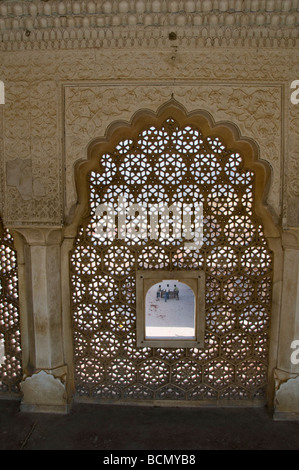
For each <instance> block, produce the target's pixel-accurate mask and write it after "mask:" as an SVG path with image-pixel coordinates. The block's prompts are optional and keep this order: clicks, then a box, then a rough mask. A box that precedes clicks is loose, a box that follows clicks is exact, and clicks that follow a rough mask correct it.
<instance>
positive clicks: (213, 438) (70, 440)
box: [0, 400, 299, 455]
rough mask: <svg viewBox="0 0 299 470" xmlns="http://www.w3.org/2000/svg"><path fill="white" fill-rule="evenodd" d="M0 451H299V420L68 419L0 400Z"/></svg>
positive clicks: (118, 409)
mask: <svg viewBox="0 0 299 470" xmlns="http://www.w3.org/2000/svg"><path fill="white" fill-rule="evenodd" d="M0 449H1V450H101V451H102V452H101V455H102V454H103V451H111V450H115V451H149V450H153V451H154V450H156V451H157V450H159V451H165V452H166V451H171V450H176V451H178V450H180V451H183V450H193V451H200V450H222V449H224V450H239V449H240V450H247V449H249V450H259V449H261V450H299V422H298V421H297V422H291V421H274V420H273V419H272V416H271V415H270V414H269V413H268V412H267V410H266V409H264V408H251V409H249V408H164V407H161V408H159V407H144V406H142V407H141V406H122V405H98V404H97V405H91V404H75V405H74V406H73V408H72V410H71V411H70V413H69V414H68V415H51V414H37V413H25V412H20V411H19V402H18V401H13V400H12V401H3V400H0ZM132 453H133V452H132ZM104 454H105V452H104ZM104 454H103V455H104ZM107 455H110V453H109V452H108V453H107Z"/></svg>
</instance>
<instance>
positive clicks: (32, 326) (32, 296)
mask: <svg viewBox="0 0 299 470" xmlns="http://www.w3.org/2000/svg"><path fill="white" fill-rule="evenodd" d="M13 234H14V239H15V245H16V248H17V253H18V266H19V292H20V317H21V335H22V350H23V371H24V377H23V381H22V383H21V388H22V393H23V397H22V401H21V410H24V411H36V412H55V413H66V412H67V411H68V409H69V399H68V393H67V374H68V367H67V364H66V363H65V359H64V339H63V321H62V305H61V243H62V229H61V228H56V227H54V228H53V227H51V228H44V227H42V228H41V227H36V228H21V229H13Z"/></svg>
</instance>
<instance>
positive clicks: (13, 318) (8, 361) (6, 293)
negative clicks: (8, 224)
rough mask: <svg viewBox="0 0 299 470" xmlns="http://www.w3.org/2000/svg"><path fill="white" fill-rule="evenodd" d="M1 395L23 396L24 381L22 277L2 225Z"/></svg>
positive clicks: (0, 288) (0, 240) (6, 231)
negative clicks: (20, 303) (20, 282)
mask: <svg viewBox="0 0 299 470" xmlns="http://www.w3.org/2000/svg"><path fill="white" fill-rule="evenodd" d="M0 345H1V354H0V393H3V394H9V395H11V394H15V393H17V394H18V393H19V384H20V382H21V379H22V364H21V361H22V357H21V334H20V319H19V297H18V273H17V259H16V252H15V250H14V247H13V239H12V236H11V234H10V233H9V231H8V230H7V229H5V228H4V227H3V225H2V222H1V221H0Z"/></svg>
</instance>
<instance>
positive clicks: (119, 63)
mask: <svg viewBox="0 0 299 470" xmlns="http://www.w3.org/2000/svg"><path fill="white" fill-rule="evenodd" d="M298 3H299V2H298V1H297V0H284V1H281V0H275V1H274V0H273V1H272V0H262V1H259V2H257V1H255V0H246V1H245V2H241V1H238V0H236V1H233V2H232V1H231V0H227V1H225V0H213V1H212V0H211V1H210V0H205V1H202V2H199V1H186V2H182V1H175V0H167V1H166V0H165V1H154V0H151V1H147V2H145V1H144V2H143V1H138V0H136V1H135V0H131V1H121V2H116V1H112V0H111V1H110V2H109V1H97V2H95V1H83V2H76V1H74V0H69V1H54V0H50V1H49V2H42V1H32V2H29V1H28V2H15V1H3V2H0V58H1V60H0V80H2V81H3V82H4V83H5V104H4V105H0V158H1V166H0V181H1V188H0V212H1V215H2V217H3V220H4V223H5V224H6V225H7V226H8V227H10V228H14V229H18V231H17V232H16V233H19V234H20V233H21V234H22V237H20V240H21V239H22V240H23V241H22V242H21V241H18V246H20V247H21V248H20V251H22V250H23V246H25V245H26V246H29V247H30V248H29V251H30V250H31V251H32V250H33V248H32V245H34V246H35V248H34V250H33V251H34V253H35V254H34V256H35V255H36V256H38V257H39V256H40V255H38V254H37V253H38V248H36V247H37V246H42V247H43V248H42V251H43V255H42V256H44V258H43V259H44V262H45V263H47V257H48V256H50V255H49V253H50V251H51V250H52V248H51V249H49V250H46V249H45V246H46V245H47V244H48V241H49V237H48V235H45V232H43V234H42V235H40V232H39V235H38V236H35V235H32V234H30V236H29V235H28V232H26V233H25V232H24V229H25V227H30V228H31V230H33V232H32V233H34V230H38V227H44V228H45V227H48V229H47V230H49V233H50V232H51V229H52V228H59V227H64V226H65V225H67V224H68V223H70V222H71V221H72V218H73V215H74V211H75V206H76V202H77V192H76V186H75V178H74V166H75V164H76V163H77V162H78V161H81V160H84V159H86V158H87V147H88V145H89V143H90V142H91V141H92V140H93V139H95V138H99V137H103V136H105V134H106V131H107V128H108V127H109V126H110V125H111V124H112V123H113V122H115V121H127V122H128V121H130V120H131V119H132V117H133V116H134V114H135V113H136V112H138V111H139V110H141V109H150V110H152V111H154V112H156V111H157V110H158V108H159V107H160V106H162V105H163V104H165V103H166V102H167V101H168V100H169V99H170V98H171V97H174V98H175V99H176V100H177V101H178V102H179V103H180V104H181V105H183V106H184V107H185V109H186V111H187V112H191V111H194V110H199V109H201V110H205V111H206V112H208V113H209V114H210V115H211V116H212V118H213V119H214V120H215V122H220V121H226V122H230V123H232V124H234V125H235V126H237V128H238V129H239V131H240V133H241V135H242V136H243V137H247V138H250V139H253V140H254V141H255V142H256V143H257V145H258V147H259V157H260V159H261V160H264V161H266V162H267V163H268V164H269V165H270V167H271V182H270V186H269V188H266V189H267V193H266V194H267V197H266V199H265V201H264V202H265V204H266V205H267V206H268V208H269V210H270V212H271V214H272V215H273V221H274V223H275V224H277V226H278V227H280V229H281V230H285V231H286V233H287V234H288V233H294V235H290V237H291V239H292V242H290V241H289V236H287V240H288V241H287V242H285V244H284V246H286V244H287V247H288V248H287V249H292V250H293V255H294V253H295V255H294V256H293V255H290V252H289V251H288V254H287V255H285V256H284V257H283V255H282V253H283V252H282V247H283V245H282V244H281V241H280V242H277V240H276V242H275V243H276V245H277V244H278V245H279V248H278V250H277V253H278V252H279V253H280V254H279V255H277V256H278V258H279V259H278V261H277V267H276V278H275V279H276V284H275V285H276V287H277V290H278V291H279V292H278V291H276V292H275V309H276V317H275V321H274V325H275V327H274V332H273V337H274V340H273V341H274V346H273V357H272V363H273V364H274V367H277V368H278V369H279V370H283V371H284V372H286V373H290V374H295V376H296V374H297V375H299V366H297V367H295V366H293V365H291V364H290V361H289V359H288V358H289V355H290V354H289V353H290V351H289V345H290V342H291V341H292V340H293V339H296V334H297V336H298V334H299V333H298V322H299V320H298V318H299V311H298V289H297V286H298V282H299V277H298V267H297V266H298V262H297V256H298V255H297V254H298V249H299V241H298V237H297V235H296V233H297V230H298V228H299V176H298V175H299V166H298V165H299V163H298V162H299V153H298V152H299V150H298V149H299V104H298V105H295V104H293V103H292V102H291V99H290V98H291V92H292V90H291V88H290V87H291V83H292V82H293V81H294V80H296V79H299V70H298V63H299V60H298V59H299V49H298V45H299V42H298V30H297V29H296V21H298V14H299V13H298ZM34 227H35V229H34ZM43 230H44V229H43ZM23 237H25V238H23ZM50 238H51V237H50ZM62 239H63V237H62ZM24 240H25V241H24ZM59 240H60V238H59ZM59 243H60V241H57V240H56V239H55V243H54V242H51V243H50V245H51V246H52V245H53V244H54V245H55V248H53V250H56V251H55V257H56V258H55V259H56V261H55V263H56V264H55V266H56V268H57V269H58V267H59V266H60V264H59V263H58V261H57V259H58V258H57V247H58V246H59ZM290 247H291V248H290ZM63 249H64V250H65V252H67V250H66V249H65V248H63ZM285 250H286V249H285ZM33 251H32V252H31V254H30V256H29V258H26V257H25V261H24V263H25V264H26V263H27V264H28V263H33V264H32V266H34V256H33ZM64 256H67V255H66V254H65V255H64ZM26 259H27V261H26ZM28 259H30V261H28ZM66 264H67V262H66V258H63V259H62V266H66ZM32 269H38V265H37V264H36V265H35V267H33V268H32ZM22 272H23V271H22ZM38 272H39V271H37V273H38ZM24 273H26V270H24ZM37 273H35V274H33V273H31V275H32V276H33V277H34V276H36V275H37ZM50 273H51V275H53V273H52V271H51V270H49V275H50ZM294 276H295V277H294ZM296 276H297V277H296ZM25 277H26V276H25V274H24V279H23V281H22V282H21V286H23V287H24V289H25V290H26V292H27V294H26V295H25V296H24V298H28V296H29V297H30V289H31V288H32V286H31V287H30V285H28V279H27V281H26V279H25ZM58 277H59V278H60V273H59V276H58ZM289 277H292V282H293V283H294V282H295V284H294V285H293V287H292V289H291V299H292V300H290V299H289V302H290V307H289V308H286V307H285V305H284V304H283V303H282V301H281V299H284V298H288V289H289V281H288V280H289ZM62 279H63V281H62V282H63V285H64V284H65V283H66V281H65V273H62ZM294 279H295V281H294ZM282 287H283V289H284V290H282V291H281V288H282ZM52 288H53V286H50V285H49V284H47V282H45V283H44V285H43V289H44V290H45V292H47V290H49V289H50V290H51V289H52ZM31 295H32V294H31ZM26 296H27V297H26ZM65 296H67V294H65V292H64V293H63V294H62V297H63V298H65ZM50 298H51V296H50V297H49V299H50ZM36 302H37V304H38V305H39V307H40V305H41V303H40V301H39V300H38V299H37V298H36ZM65 302H66V301H65ZM28 305H29V304H28V302H27V304H26V309H25V307H24V311H25V310H26V312H27V313H26V315H27V314H28V315H29V313H28V312H29V310H30V309H31V310H32V308H33V307H32V305H34V302H33V304H32V302H31V303H30V306H31V307H28ZM42 305H43V306H42V307H40V308H41V309H42V311H43V312H44V313H43V314H44V315H45V316H47V315H48V316H49V315H50V316H51V318H52V319H53V318H54V317H55V314H53V312H52V313H49V312H50V310H49V309H50V304H49V302H48V301H47V302H46V301H45V302H43V303H42ZM66 305H67V304H66V303H63V307H62V312H64V314H65V315H67V312H65V310H67V307H66ZM43 314H42V315H43ZM24 315H25V314H24ZM35 315H41V313H38V309H37V310H36V313H35ZM56 315H58V314H57V313H56ZM63 318H65V317H63ZM290 318H291V319H292V322H293V324H296V325H297V326H296V328H295V329H292V328H291V329H288V331H286V330H285V329H284V322H285V321H289V319H290ZM56 320H57V321H56ZM56 320H55V319H54V320H53V322H52V323H51V321H50V322H49V321H48V320H47V321H46V324H47V325H48V328H50V327H51V325H52V327H53V328H55V329H56V330H54V331H56V332H57V331H59V329H61V328H62V325H63V321H64V320H61V312H60V313H59V315H58V316H57V319H56ZM66 323H67V321H66ZM53 325H54V326H53ZM36 334H37V333H36ZM39 334H40V333H39ZM47 335H48V336H47V338H48V339H49V338H50V340H49V341H48V343H47V344H48V346H49V350H51V348H54V343H53V342H52V343H51V341H54V340H53V336H51V334H50V336H49V334H48V333H47ZM51 338H52V339H51ZM35 339H36V338H35ZM298 339H299V337H298ZM39 341H42V338H40V336H39ZM62 343H63V341H62ZM66 343H67V344H68V342H67V341H66ZM60 347H61V348H62V349H63V347H66V348H68V346H65V345H64V346H63V344H61V345H60ZM279 348H280V349H279ZM59 351H60V349H59ZM35 354H36V356H38V355H39V352H38V350H36V351H35ZM277 355H278V361H277V360H276V359H277ZM25 356H26V354H25ZM27 356H28V354H27ZM27 356H26V357H27ZM66 356H67V357H70V358H71V353H70V352H69V350H68V354H66ZM275 358H276V359H275ZM70 361H71V359H70ZM37 362H38V361H37ZM54 362H55V364H54V365H53V363H51V361H50V362H49V363H48V364H47V363H46V362H42V365H40V367H39V369H41V370H48V371H52V370H53V369H55V368H57V367H58V368H59V367H60V366H65V360H64V354H63V352H61V354H60V357H59V358H58V359H57V357H56V359H55V361H54ZM68 366H69V367H70V368H71V364H68ZM37 369H38V367H37ZM63 374H64V375H65V371H64V372H63ZM69 374H70V376H71V372H69ZM54 375H55V374H54ZM288 377H289V378H290V377H293V375H291V376H288ZM279 383H280V382H279ZM279 386H280V385H278V387H279ZM59 393H60V392H59ZM59 396H60V395H59ZM54 401H55V400H54ZM56 404H57V403H56V401H55V405H56ZM298 409H299V404H298Z"/></svg>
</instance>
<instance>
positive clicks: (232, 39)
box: [0, 0, 299, 51]
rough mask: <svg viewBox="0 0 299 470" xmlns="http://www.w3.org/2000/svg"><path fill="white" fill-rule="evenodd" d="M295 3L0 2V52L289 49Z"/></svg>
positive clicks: (297, 36)
mask: <svg viewBox="0 0 299 470" xmlns="http://www.w3.org/2000/svg"><path fill="white" fill-rule="evenodd" d="M298 22H299V0H201V1H198V0H186V1H182V0H147V1H146V0H121V1H116V0H101V1H94V0H83V1H80V2H79V1H77V0H63V1H62V0H48V1H47V0H33V1H28V0H27V1H22V2H21V1H14V0H4V1H0V50H2V51H5V50H8V51H9V50H32V49H53V48H54V49H55V48H58V49H59V48H63V49H73V48H91V47H101V48H105V47H153V46H155V47H157V46H165V45H167V44H169V42H170V43H171V44H173V45H182V46H193V47H202V46H215V47H217V46H218V47H221V46H224V47H227V46H234V47H236V46H242V47H291V48H292V47H296V46H298V44H299V29H298Z"/></svg>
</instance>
